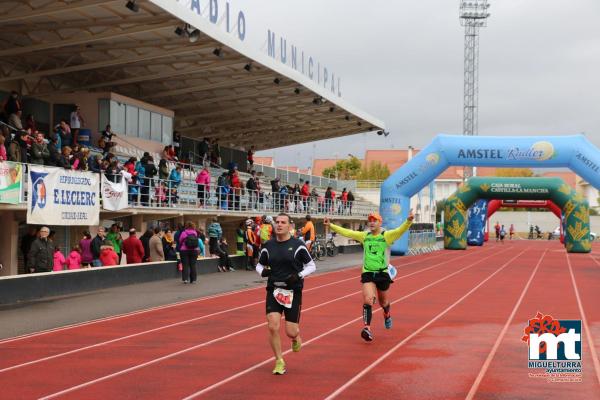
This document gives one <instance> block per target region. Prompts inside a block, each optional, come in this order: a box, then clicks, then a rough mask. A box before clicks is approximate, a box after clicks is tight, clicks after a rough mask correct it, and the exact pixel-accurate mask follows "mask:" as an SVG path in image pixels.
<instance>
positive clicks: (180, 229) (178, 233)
mask: <svg viewBox="0 0 600 400" xmlns="http://www.w3.org/2000/svg"><path fill="white" fill-rule="evenodd" d="M184 230H185V226H184V225H183V224H182V223H179V224H177V230H176V231H175V234H174V235H173V240H174V241H175V250H177V251H179V250H180V246H179V237H180V236H181V234H182V233H183V231H184Z"/></svg>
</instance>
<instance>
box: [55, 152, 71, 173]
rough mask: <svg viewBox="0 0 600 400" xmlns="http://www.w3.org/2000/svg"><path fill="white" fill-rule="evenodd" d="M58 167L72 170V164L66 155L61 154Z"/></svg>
mask: <svg viewBox="0 0 600 400" xmlns="http://www.w3.org/2000/svg"><path fill="white" fill-rule="evenodd" d="M56 166H57V167H61V168H64V169H71V162H70V161H69V158H68V157H66V156H65V155H64V154H61V155H60V157H58V162H57V163H56Z"/></svg>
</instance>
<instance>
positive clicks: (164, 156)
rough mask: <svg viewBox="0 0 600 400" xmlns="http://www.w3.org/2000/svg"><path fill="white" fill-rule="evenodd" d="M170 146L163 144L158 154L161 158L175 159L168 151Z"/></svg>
mask: <svg viewBox="0 0 600 400" xmlns="http://www.w3.org/2000/svg"><path fill="white" fill-rule="evenodd" d="M169 147H170V146H165V148H164V149H163V151H162V153H161V154H160V157H161V160H167V161H175V158H174V157H173V156H172V155H171V152H170V151H169V150H170V149H169Z"/></svg>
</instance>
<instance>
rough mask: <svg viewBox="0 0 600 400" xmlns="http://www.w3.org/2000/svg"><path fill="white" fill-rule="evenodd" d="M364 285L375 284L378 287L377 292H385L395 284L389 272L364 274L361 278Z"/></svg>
mask: <svg viewBox="0 0 600 400" xmlns="http://www.w3.org/2000/svg"><path fill="white" fill-rule="evenodd" d="M360 281H361V282H362V283H367V282H373V283H374V284H375V286H377V290H380V291H382V292H385V291H386V290H388V289H389V288H390V284H392V283H393V281H392V278H390V276H389V275H388V273H387V272H363V273H362V275H361V276H360Z"/></svg>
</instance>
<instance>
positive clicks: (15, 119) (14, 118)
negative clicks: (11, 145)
mask: <svg viewBox="0 0 600 400" xmlns="http://www.w3.org/2000/svg"><path fill="white" fill-rule="evenodd" d="M22 115H23V111H21V110H19V111H17V112H15V113H12V114H10V115H9V116H8V124H9V125H10V126H12V127H13V128H15V129H17V130H19V131H22V130H23V123H22V122H21V116H22Z"/></svg>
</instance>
